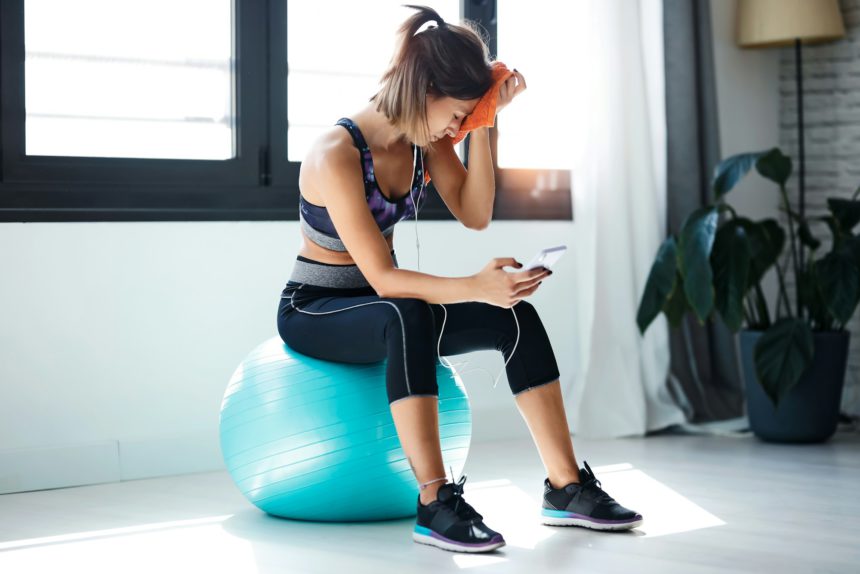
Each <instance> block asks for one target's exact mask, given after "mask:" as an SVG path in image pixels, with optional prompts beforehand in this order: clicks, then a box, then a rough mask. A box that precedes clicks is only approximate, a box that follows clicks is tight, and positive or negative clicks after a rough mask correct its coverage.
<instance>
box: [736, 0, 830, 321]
mask: <svg viewBox="0 0 860 574" xmlns="http://www.w3.org/2000/svg"><path fill="white" fill-rule="evenodd" d="M736 24H737V25H736V32H737V43H738V45H739V46H740V47H741V48H770V47H775V46H790V45H791V44H794V65H795V74H796V77H797V131H798V140H797V142H798V151H799V156H800V200H799V207H800V208H799V210H798V212H799V213H800V217H803V216H804V213H803V211H804V196H805V193H806V185H805V177H806V170H805V158H804V149H803V147H804V146H803V143H804V142H803V70H802V67H801V62H802V58H801V45H802V44H817V43H821V42H828V41H831V40H836V39H838V38H841V37H843V36H844V35H845V28H844V26H843V24H842V14H841V13H840V11H839V1H838V0H738V4H737V22H736ZM788 217H789V218H791V215H790V214H789V215H788ZM799 265H800V268H801V270H802V269H803V249H801V250H800V261H799ZM798 297H799V295H798ZM798 311H799V312H802V311H800V310H799V309H798Z"/></svg>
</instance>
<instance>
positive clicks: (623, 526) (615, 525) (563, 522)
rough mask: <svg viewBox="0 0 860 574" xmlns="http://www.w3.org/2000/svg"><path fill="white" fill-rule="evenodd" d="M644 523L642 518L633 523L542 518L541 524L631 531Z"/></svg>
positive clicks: (572, 518)
mask: <svg viewBox="0 0 860 574" xmlns="http://www.w3.org/2000/svg"><path fill="white" fill-rule="evenodd" d="M643 522H644V519H642V518H640V519H639V520H635V521H633V522H594V521H592V520H588V519H585V518H575V517H569V518H561V517H555V516H543V515H542V516H541V523H542V524H545V525H547V526H582V527H584V528H591V529H592V530H630V529H631V528H636V527H637V526H642V523H643Z"/></svg>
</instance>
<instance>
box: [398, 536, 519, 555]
mask: <svg viewBox="0 0 860 574" xmlns="http://www.w3.org/2000/svg"><path fill="white" fill-rule="evenodd" d="M412 540H414V541H415V542H417V543H419V544H426V545H428V546H435V547H437V548H441V549H443V550H450V551H451V552H472V553H475V552H490V551H491V550H495V549H496V548H501V547H502V546H504V545H505V541H504V540H503V541H501V542H498V543H495V544H488V545H486V546H461V545H459V544H457V543H454V542H446V541H445V540H440V539H438V538H434V537H433V536H428V535H426V534H420V533H418V532H412Z"/></svg>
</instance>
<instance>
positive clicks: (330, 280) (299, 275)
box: [290, 251, 398, 289]
mask: <svg viewBox="0 0 860 574" xmlns="http://www.w3.org/2000/svg"><path fill="white" fill-rule="evenodd" d="M391 259H392V260H393V261H394V266H395V267H398V265H397V255H396V254H395V253H394V251H392V252H391ZM290 281H294V282H296V283H304V284H305V285H316V286H318V287H331V288H335V289H351V288H357V287H370V283H368V281H367V279H366V278H365V277H364V275H363V274H362V273H361V271H360V270H359V268H358V265H331V264H328V263H319V262H315V261H302V260H301V259H296V261H295V263H294V265H293V272H292V273H291V274H290Z"/></svg>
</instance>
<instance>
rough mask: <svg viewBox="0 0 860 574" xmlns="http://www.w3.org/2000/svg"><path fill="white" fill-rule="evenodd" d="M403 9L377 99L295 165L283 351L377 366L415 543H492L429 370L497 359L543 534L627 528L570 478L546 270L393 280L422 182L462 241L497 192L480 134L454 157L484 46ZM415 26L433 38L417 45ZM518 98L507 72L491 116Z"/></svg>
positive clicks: (478, 87)
mask: <svg viewBox="0 0 860 574" xmlns="http://www.w3.org/2000/svg"><path fill="white" fill-rule="evenodd" d="M408 7H410V8H415V9H416V10H417V11H418V12H417V13H415V14H414V15H412V16H411V17H410V18H408V19H407V20H406V21H405V22H404V23H403V25H402V26H401V27H400V29H399V43H398V46H397V49H396V50H395V54H394V58H393V59H392V61H391V65H390V67H389V69H388V70H387V71H386V73H385V74H384V76H383V78H382V80H381V82H380V84H381V89H380V91H379V92H378V93H377V94H376V95H374V96H373V97H372V98H371V99H370V103H369V104H368V105H366V106H365V107H364V108H362V109H360V110H358V111H357V112H355V113H353V114H351V115H350V116H349V117H348V118H342V119H341V120H339V121H338V122H337V124H336V125H335V126H333V127H332V128H331V129H329V130H327V131H326V132H325V133H324V134H323V135H322V136H321V137H320V138H318V139H317V140H316V141H315V143H314V145H313V146H312V148H311V149H310V151H309V152H308V154H307V156H306V158H305V160H304V161H303V163H302V167H301V172H300V175H299V187H300V189H301V194H300V220H301V230H302V239H303V244H302V247H301V249H300V251H299V255H298V257H297V258H296V262H295V264H294V267H293V271H292V274H291V276H290V279H289V281H288V282H287V285H286V287H285V288H284V290H283V293H282V295H281V303H280V306H279V309H278V331H279V333H280V335H281V338H282V339H283V340H284V342H285V343H286V344H287V345H288V346H289V347H291V348H293V349H295V350H297V351H299V352H301V353H304V354H306V355H310V356H314V357H318V358H320V359H326V360H332V361H341V362H354V363H367V362H373V361H380V360H383V359H387V360H388V362H387V372H386V385H387V393H388V400H389V403H390V408H391V414H392V417H393V419H394V423H395V426H396V429H397V434H398V437H399V439H400V443H401V445H402V447H403V450H404V452H405V453H406V455H407V457H408V459H409V462H410V464H411V466H412V470H413V472H414V474H415V478H416V480H417V481H418V483H419V486H420V492H419V496H418V502H417V505H418V518H417V522H416V525H415V531H414V532H413V539H414V540H416V541H417V542H421V543H425V544H431V545H434V546H438V547H441V548H445V549H448V550H457V551H465V552H484V551H488V550H493V549H495V548H498V547H500V546H503V545H504V544H505V541H504V538H503V537H502V535H501V534H499V533H498V532H496V531H494V530H492V529H490V528H489V527H487V526H486V525H485V524H484V523H483V521H482V516H481V515H480V514H478V513H477V512H476V511H475V509H474V508H473V507H472V506H470V505H469V504H468V503H467V502H466V501H465V500H464V498H463V483H464V482H465V477H461V479H460V480H459V481H458V482H456V483H451V482H448V480H447V478H446V476H445V470H444V468H443V463H442V453H441V449H440V441H439V428H438V405H437V398H438V387H437V384H436V364H437V361H438V360H440V359H439V355H446V356H447V355H457V354H461V353H468V352H471V351H475V350H480V349H497V350H500V351H501V352H502V354H503V356H504V357H505V358H506V362H505V369H506V371H507V375H508V381H509V384H510V387H511V391H512V392H513V394H514V396H515V397H516V399H515V400H516V402H517V406H518V408H519V410H520V412H521V414H522V416H523V418H524V419H525V420H526V424H527V425H528V427H529V430H530V432H531V433H532V437H533V438H534V441H535V443H536V445H537V447H538V450H539V452H540V455H541V459H542V461H543V463H544V465H545V467H546V470H547V474H548V477H547V478H546V480H545V481H544V502H543V510H542V512H543V522H544V523H545V524H554V525H579V526H586V527H590V528H598V529H604V530H608V529H613V530H617V529H626V528H633V527H634V526H638V525H639V524H640V523H641V521H642V517H641V516H640V515H638V514H636V513H635V512H633V511H630V510H628V509H626V508H624V507H623V506H621V505H619V504H618V503H617V502H615V501H614V500H613V499H612V498H611V497H610V496H609V495H608V494H606V493H605V492H604V491H603V490H601V488H600V483H599V481H597V480H596V479H595V478H594V475H593V474H592V473H591V470H590V468H589V467H588V464H587V463H586V465H585V468H583V469H579V468H578V464H577V462H576V459H575V457H574V453H573V446H572V444H571V440H570V433H569V429H568V426H567V419H566V417H565V413H564V404H563V402H562V396H561V390H560V386H559V380H558V379H559V372H558V365H557V363H556V360H555V356H554V355H553V351H552V347H551V345H550V342H549V339H548V337H547V334H546V331H545V330H544V327H543V324H542V323H541V320H540V318H539V317H538V314H537V312H536V310H535V308H534V307H533V306H532V305H531V304H530V303H528V302H527V301H525V298H526V297H528V296H529V295H531V294H533V293H534V292H535V291H536V290H537V288H538V285H539V284H540V282H541V281H542V280H543V279H544V278H545V277H547V276H548V275H549V273H551V271H548V270H546V269H542V268H539V269H533V270H528V271H520V272H508V271H505V270H504V269H503V267H505V266H511V267H522V265H521V264H520V263H517V262H516V261H515V260H514V259H513V258H510V257H503V258H496V259H493V260H491V261H490V262H489V263H488V264H487V265H486V266H485V267H484V268H483V269H482V270H481V271H479V272H478V273H476V274H474V275H471V276H468V277H440V276H434V275H429V274H426V273H420V272H416V271H409V270H405V269H400V268H399V267H398V266H397V258H396V255H395V253H394V249H393V243H394V241H393V229H394V226H395V224H396V223H397V222H398V221H400V220H401V219H404V218H407V217H410V216H415V215H416V211H417V210H420V206H421V205H422V204H423V199H424V193H425V189H424V183H425V174H426V172H429V173H430V174H432V176H433V181H434V184H435V186H436V189H437V190H438V192H439V194H440V196H441V197H442V199H443V200H444V202H445V204H446V205H447V206H448V208H449V209H450V210H451V212H452V213H453V214H454V216H455V217H456V218H457V219H458V220H459V221H460V222H461V223H463V224H464V225H465V226H467V227H469V228H470V229H483V228H485V227H486V226H487V225H488V224H489V222H490V218H491V215H492V206H493V196H494V193H495V187H494V181H493V168H492V159H491V155H490V144H489V134H488V129H487V128H478V129H475V130H473V131H472V132H470V133H471V138H472V140H471V144H470V148H469V170H468V171H467V170H466V169H465V167H464V166H463V164H462V162H461V161H460V159H459V157H458V156H457V155H456V153H455V151H454V146H453V142H452V138H454V137H455V136H456V135H457V134H458V131H459V129H460V125H461V123H462V122H463V118H464V117H465V116H467V115H468V114H469V113H471V112H472V110H473V109H474V108H475V106H476V104H477V103H478V101H479V99H480V98H481V96H483V95H484V94H485V93H486V92H487V91H488V90H489V89H490V88H491V86H492V85H493V77H492V66H491V62H490V61H489V54H488V49H487V46H486V45H485V43H484V42H483V40H482V38H481V36H480V35H479V33H478V32H476V31H475V29H474V28H473V27H471V25H463V26H457V25H451V24H447V23H445V22H444V21H443V20H442V18H441V17H440V16H439V14H438V13H436V11H435V10H433V9H431V8H427V7H424V6H411V5H410V6H408ZM428 22H435V23H436V24H437V25H436V26H428V27H427V29H426V30H423V31H421V32H420V33H419V32H418V30H419V29H420V28H421V27H422V26H423V25H424V24H426V23H428ZM525 87H526V85H525V80H524V78H523V75H522V74H520V73H519V72H516V71H514V76H512V77H511V78H510V79H508V80H507V81H506V82H505V83H504V84H502V86H501V87H500V89H499V92H498V102H497V107H496V110H497V111H499V110H501V109H503V108H504V107H505V106H507V105H508V104H509V103H510V102H511V101H512V100H513V98H514V97H516V96H517V95H518V94H520V93H521V92H522V91H523V90H524V89H525ZM410 165H411V167H412V169H411V170H410V169H409V168H410ZM425 166H426V167H425ZM407 177H409V178H408V179H407ZM404 190H406V191H404ZM443 324H444V329H443ZM440 332H441V335H442V336H441V339H440V338H439V337H440ZM518 335H519V337H518ZM514 348H515V349H514ZM514 350H515V351H516V352H513V351H514ZM512 353H513V354H512ZM452 479H453V477H452Z"/></svg>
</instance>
